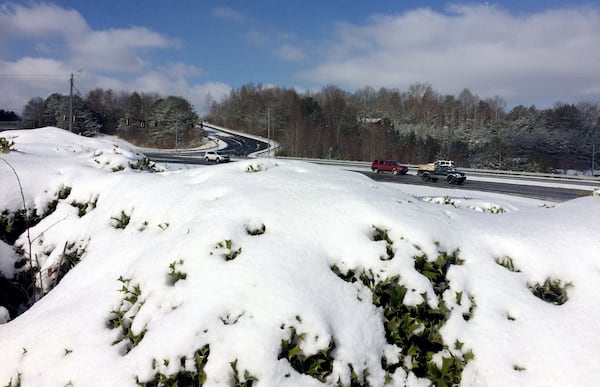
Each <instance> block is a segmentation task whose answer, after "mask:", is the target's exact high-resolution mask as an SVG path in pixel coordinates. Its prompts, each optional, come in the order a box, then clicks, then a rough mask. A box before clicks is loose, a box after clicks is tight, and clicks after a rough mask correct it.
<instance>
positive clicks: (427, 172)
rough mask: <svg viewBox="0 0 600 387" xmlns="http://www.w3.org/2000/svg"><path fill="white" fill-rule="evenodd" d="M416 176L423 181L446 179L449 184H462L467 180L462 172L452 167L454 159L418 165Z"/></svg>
mask: <svg viewBox="0 0 600 387" xmlns="http://www.w3.org/2000/svg"><path fill="white" fill-rule="evenodd" d="M417 176H420V177H421V179H423V181H433V182H434V183H435V182H437V181H438V180H446V181H447V182H448V183H449V184H463V183H464V182H465V180H467V176H466V175H465V173H464V172H461V171H459V170H457V169H456V168H455V167H454V161H450V160H437V161H435V162H433V163H429V164H421V165H419V169H417Z"/></svg>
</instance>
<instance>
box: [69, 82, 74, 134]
mask: <svg viewBox="0 0 600 387" xmlns="http://www.w3.org/2000/svg"><path fill="white" fill-rule="evenodd" d="M72 131H73V73H71V87H70V91H69V132H72Z"/></svg>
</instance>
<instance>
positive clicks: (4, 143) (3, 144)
mask: <svg viewBox="0 0 600 387" xmlns="http://www.w3.org/2000/svg"><path fill="white" fill-rule="evenodd" d="M14 145H15V142H14V141H12V140H10V141H9V140H7V139H6V138H5V137H0V153H8V152H10V151H11V150H13V146H14Z"/></svg>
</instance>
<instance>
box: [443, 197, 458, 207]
mask: <svg viewBox="0 0 600 387" xmlns="http://www.w3.org/2000/svg"><path fill="white" fill-rule="evenodd" d="M442 204H448V205H451V206H453V205H454V204H455V202H454V200H453V199H452V198H450V196H448V195H446V196H444V201H443V203H442Z"/></svg>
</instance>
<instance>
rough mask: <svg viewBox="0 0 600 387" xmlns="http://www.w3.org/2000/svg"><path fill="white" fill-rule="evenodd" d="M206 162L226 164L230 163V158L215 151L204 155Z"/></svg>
mask: <svg viewBox="0 0 600 387" xmlns="http://www.w3.org/2000/svg"><path fill="white" fill-rule="evenodd" d="M204 160H205V161H214V162H217V163H226V162H229V161H230V158H229V156H227V155H223V154H220V153H218V152H215V151H208V152H206V153H204Z"/></svg>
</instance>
